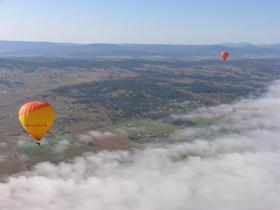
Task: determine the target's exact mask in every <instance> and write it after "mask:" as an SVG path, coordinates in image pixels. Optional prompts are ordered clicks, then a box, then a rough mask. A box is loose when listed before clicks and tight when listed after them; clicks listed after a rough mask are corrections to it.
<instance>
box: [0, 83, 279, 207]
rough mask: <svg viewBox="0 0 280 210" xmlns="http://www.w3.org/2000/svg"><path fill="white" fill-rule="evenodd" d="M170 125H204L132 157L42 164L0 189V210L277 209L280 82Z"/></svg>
mask: <svg viewBox="0 0 280 210" xmlns="http://www.w3.org/2000/svg"><path fill="white" fill-rule="evenodd" d="M172 118H173V119H178V118H179V119H180V120H182V121H192V120H196V121H200V122H203V123H197V125H196V126H194V127H186V128H184V129H182V130H179V131H176V132H175V133H174V134H172V135H170V139H169V141H168V142H166V140H165V141H164V142H162V143H157V144H156V145H153V144H149V145H148V146H146V147H145V148H142V149H137V150H134V151H113V152H106V151H103V152H99V153H95V154H94V153H89V154H85V155H84V156H83V157H79V158H76V159H74V160H73V161H72V162H71V163H60V164H59V165H54V164H51V163H48V162H45V163H40V164H38V165H36V166H35V167H34V168H33V170H32V171H30V172H27V173H25V174H21V175H18V176H16V177H10V178H9V179H8V180H7V181H6V182H5V183H2V184H0V194H1V196H0V209H13V210H17V209H20V210H27V209H28V210H32V209H36V210H39V209H48V210H61V209H73V210H88V209H95V210H99V209H106V210H111V209H112V210H126V209H127V210H134V209H135V210H155V209H158V210H165V209H166V210H173V209H175V210H181V209H182V210H186V209H191V210H201V209H208V210H224V209H227V210H237V209H238V210H267V209H269V210H278V209H279V208H280V204H279V198H280V167H279V166H280V139H279V136H280V82H276V83H274V84H273V85H272V86H271V87H270V88H269V90H268V92H267V93H266V94H265V95H264V96H263V97H261V98H258V99H247V100H242V101H239V102H237V103H234V104H227V105H220V106H217V107H212V108H204V109H200V110H197V111H196V112H194V113H191V114H189V115H185V116H172ZM92 135H93V136H96V135H97V134H96V133H91V134H87V136H88V138H89V137H92Z"/></svg>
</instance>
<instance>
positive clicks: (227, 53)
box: [221, 51, 229, 61]
mask: <svg viewBox="0 0 280 210" xmlns="http://www.w3.org/2000/svg"><path fill="white" fill-rule="evenodd" d="M228 57H229V52H227V51H223V52H221V58H222V59H223V60H224V61H225V60H227V59H228Z"/></svg>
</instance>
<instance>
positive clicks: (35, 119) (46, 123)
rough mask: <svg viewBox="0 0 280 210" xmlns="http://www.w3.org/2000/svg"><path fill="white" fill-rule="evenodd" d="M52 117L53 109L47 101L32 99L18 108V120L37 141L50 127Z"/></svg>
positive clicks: (53, 114)
mask: <svg viewBox="0 0 280 210" xmlns="http://www.w3.org/2000/svg"><path fill="white" fill-rule="evenodd" d="M54 119H55V111H54V109H53V107H52V106H51V105H50V104H48V103H47V102H40V101H32V102H29V103H26V104H24V105H23V106H22V107H21V108H20V110H19V121H20V122H21V124H22V126H23V128H24V129H25V130H26V131H27V132H28V133H29V134H30V135H31V136H32V137H33V138H34V139H36V140H38V141H40V140H41V139H42V138H43V137H44V136H45V134H46V133H47V132H48V130H49V129H50V128H51V126H52V124H53V121H54Z"/></svg>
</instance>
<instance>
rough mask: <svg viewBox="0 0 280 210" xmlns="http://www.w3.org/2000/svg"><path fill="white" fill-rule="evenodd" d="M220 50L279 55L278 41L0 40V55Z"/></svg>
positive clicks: (205, 53)
mask: <svg viewBox="0 0 280 210" xmlns="http://www.w3.org/2000/svg"><path fill="white" fill-rule="evenodd" d="M222 50H228V51H229V52H230V54H231V58H233V59H238V58H280V44H269V45H252V44H248V43H224V44H217V45H163V44H73V43H52V42H23V41H0V57H38V56H43V57H70V58H103V57H116V58H122V57H128V58H130V57H131V58H151V59H153V58H154V59H161V58H162V59H165V58H182V59H208V58H209V59H210V58H211V59H212V58H217V59H218V58H219V54H220V52H221V51H222Z"/></svg>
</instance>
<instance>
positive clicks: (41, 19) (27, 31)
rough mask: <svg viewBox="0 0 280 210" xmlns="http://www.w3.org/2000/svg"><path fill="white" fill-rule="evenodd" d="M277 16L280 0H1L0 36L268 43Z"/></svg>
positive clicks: (279, 33)
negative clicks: (104, 0) (139, 0)
mask: <svg viewBox="0 0 280 210" xmlns="http://www.w3.org/2000/svg"><path fill="white" fill-rule="evenodd" d="M26 2H27V3H26ZM279 19H280V2H276V1H272V0H269V1H265V2H264V1H261V0H257V1H254V3H253V4H252V2H244V1H241V0H237V1H234V2H227V4H224V1H221V0H214V1H209V0H206V1H202V0H200V1H194V0H189V1H182V0H175V1H172V3H171V2H170V1H168V0H165V1H159V0H153V1H148V0H144V1H141V2H133V3H132V2H131V1H128V0H123V1H121V2H116V1H113V0H109V1H106V2H103V1H100V0H96V1H89V0H83V1H79V2H77V1H73V0H70V1H66V0H62V1H59V2H58V1H54V0H50V1H41V0H40V1H35V0H28V1H25V2H23V1H20V0H12V1H7V0H2V1H0V24H1V28H2V30H1V33H0V40H19V41H47V42H70V43H133V44H138V43H139V44H217V43H240V42H241V43H243V42H245V43H247V42H249V43H255V44H271V43H280V39H279V37H280V29H279V27H278V28H277V27H275V26H276V25H277V24H278V20H279ZM19 20H20V21H19ZM244 29H246V30H244ZM247 29H250V30H247Z"/></svg>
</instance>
